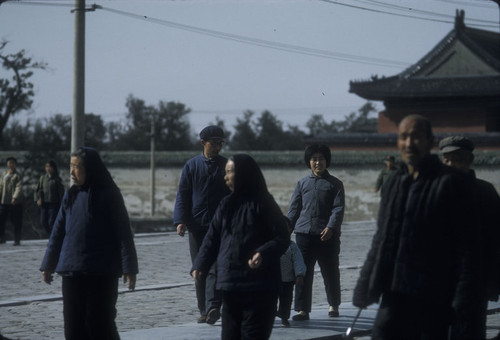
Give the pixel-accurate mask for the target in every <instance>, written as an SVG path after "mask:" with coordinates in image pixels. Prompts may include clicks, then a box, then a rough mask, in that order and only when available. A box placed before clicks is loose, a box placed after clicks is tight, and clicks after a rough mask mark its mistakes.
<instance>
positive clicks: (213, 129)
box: [200, 125, 224, 140]
mask: <svg viewBox="0 0 500 340" xmlns="http://www.w3.org/2000/svg"><path fill="white" fill-rule="evenodd" d="M211 138H221V139H222V138H224V131H222V129H221V128H220V127H218V126H217V125H209V126H207V127H205V128H204V129H203V130H201V132H200V139H203V140H207V139H211Z"/></svg>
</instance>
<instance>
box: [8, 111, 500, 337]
mask: <svg viewBox="0 0 500 340" xmlns="http://www.w3.org/2000/svg"><path fill="white" fill-rule="evenodd" d="M224 138H225V135H224V131H223V130H222V129H221V128H220V127H218V126H213V125H212V126H207V127H206V128H204V129H203V130H202V131H201V132H200V144H201V146H202V148H203V150H202V153H201V154H200V155H198V156H196V157H194V158H192V159H190V160H189V161H188V162H187V163H186V164H185V166H184V168H183V170H182V174H181V178H180V181H179V186H178V192H177V197H176V202H175V209H174V224H175V226H176V228H177V233H178V235H179V236H184V235H185V233H186V232H188V238H189V248H190V255H191V261H192V267H191V269H190V272H191V275H192V277H193V279H194V282H195V286H196V297H197V304H198V306H197V307H198V310H199V313H200V314H199V317H198V318H197V321H198V323H207V324H214V323H216V322H217V321H218V320H219V319H220V318H222V328H221V339H223V340H228V339H246V340H250V339H255V340H257V339H258V340H261V339H268V338H269V337H270V335H271V332H272V327H273V324H274V319H275V317H279V318H280V319H281V322H282V324H283V325H284V326H285V327H287V326H289V325H290V323H289V318H290V313H291V307H292V302H293V301H294V302H295V303H294V309H295V311H296V312H297V314H296V315H294V316H293V318H292V319H293V320H294V321H297V322H301V321H306V320H309V318H310V317H309V314H310V312H311V300H312V287H313V278H314V268H315V265H316V263H318V265H319V268H320V271H321V275H322V278H323V282H324V286H325V292H326V299H327V302H328V305H329V309H328V311H327V312H326V311H325V312H326V313H327V315H328V316H329V317H332V318H335V317H338V316H339V315H340V311H339V306H340V302H341V301H340V290H341V287H340V271H339V253H340V236H341V227H342V222H343V217H344V211H345V209H346V207H345V192H344V186H343V183H342V181H341V180H340V179H339V178H337V177H335V176H334V175H332V174H331V173H330V171H329V170H328V168H329V166H330V163H331V157H332V155H331V151H330V148H329V147H328V146H325V145H318V144H312V145H309V146H308V147H307V148H306V149H305V152H304V162H305V165H306V167H307V168H308V169H309V170H310V173H309V174H308V175H307V176H305V177H304V178H301V179H298V181H297V184H296V187H295V190H294V192H293V194H292V196H291V198H290V203H289V208H288V212H287V214H286V215H284V214H283V212H282V211H281V209H280V208H279V207H278V205H277V204H276V202H275V201H274V199H273V197H272V195H271V194H270V193H269V191H268V189H267V185H266V181H265V178H264V176H263V174H262V171H261V169H260V167H259V165H258V164H257V162H256V161H255V160H254V159H253V158H252V157H251V156H249V155H247V154H236V155H233V156H232V157H230V158H229V159H227V158H225V157H222V156H221V155H220V154H219V153H220V151H221V149H222V146H223V145H224ZM434 146H435V140H434V134H433V131H432V126H431V124H430V121H429V120H428V119H426V118H424V117H422V116H419V115H410V116H407V117H405V118H404V119H402V120H401V121H400V122H399V125H398V139H397V148H398V151H399V156H400V158H401V162H399V164H397V165H396V163H395V158H394V156H387V157H386V159H385V162H386V168H385V169H383V170H382V171H381V173H380V175H379V177H378V178H377V182H376V186H375V191H376V192H377V191H380V195H381V198H380V207H379V213H378V217H377V230H376V233H375V235H374V237H373V241H372V244H371V248H370V249H369V251H368V253H367V257H366V261H365V263H364V265H363V267H362V269H361V271H360V275H359V278H358V280H357V284H356V287H355V290H354V294H353V300H352V302H353V304H354V305H355V306H357V307H358V308H360V309H364V308H367V307H368V306H369V305H371V304H375V303H378V304H379V308H378V311H377V315H376V318H375V322H374V326H373V332H372V338H373V339H376V340H401V339H409V340H443V339H445V340H446V339H448V340H469V339H472V340H481V339H485V337H486V327H485V326H486V311H487V304H488V301H496V300H498V297H499V294H500V247H498V246H497V242H498V239H500V225H499V224H500V197H499V195H498V193H497V192H496V190H495V188H494V187H493V186H492V185H491V184H490V183H488V182H486V181H483V180H480V179H477V178H476V176H475V173H474V171H473V170H472V169H471V165H472V163H473V160H474V154H473V150H474V144H473V143H472V141H470V140H469V139H467V138H465V137H461V136H451V137H448V138H445V139H443V140H441V141H440V142H439V155H440V156H441V158H440V157H439V155H436V154H432V153H431V150H432V148H433V147H434ZM16 165H17V161H16V159H15V158H12V157H10V158H8V159H7V171H6V172H5V173H4V174H3V175H2V178H0V194H1V197H0V243H5V238H4V230H5V221H6V219H7V218H10V219H11V220H12V222H13V224H14V231H15V232H14V235H15V240H14V245H19V244H20V239H21V225H22V205H21V204H22V200H23V196H22V187H21V182H22V179H21V176H20V174H19V173H18V172H17V171H16ZM45 169H46V173H45V174H44V175H42V176H41V177H40V181H39V184H38V187H37V190H36V191H35V202H36V203H37V204H38V206H40V208H41V216H40V223H41V225H42V226H43V227H44V228H45V229H46V230H47V232H48V233H49V234H50V237H49V241H48V245H47V250H46V253H45V256H44V258H43V261H42V264H41V267H40V270H41V271H42V277H43V280H44V281H45V282H46V283H48V284H50V283H51V282H52V280H53V273H58V274H59V275H61V276H62V278H63V281H62V283H63V285H62V293H63V305H64V310H63V316H64V328H65V336H66V339H119V335H118V331H117V329H116V325H115V321H114V320H115V317H116V309H115V305H116V300H117V296H118V295H117V292H118V278H119V277H122V276H123V278H124V282H126V283H128V287H129V289H130V290H133V289H134V288H135V282H136V275H137V273H138V260H137V254H136V251H135V246H134V241H133V235H132V231H131V228H130V221H129V218H128V214H127V210H126V208H125V205H124V202H123V197H122V195H121V193H120V190H119V188H118V187H117V186H116V184H115V182H114V181H113V179H112V177H111V174H110V173H109V171H108V170H107V168H106V166H105V165H104V163H103V162H102V160H101V158H100V156H99V154H98V152H97V151H96V150H94V149H92V148H88V147H81V148H79V149H78V150H77V151H75V152H73V153H72V155H71V162H70V174H71V178H72V185H71V187H70V188H69V189H68V190H66V191H65V190H64V186H63V184H62V182H61V179H60V177H59V175H58V172H57V166H56V164H55V163H54V162H52V161H49V162H47V164H46V167H45ZM292 233H295V242H294V241H292V240H291V237H290V236H291V234H292ZM294 290H295V292H294ZM499 336H500V334H499Z"/></svg>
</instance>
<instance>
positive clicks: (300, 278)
mask: <svg viewBox="0 0 500 340" xmlns="http://www.w3.org/2000/svg"><path fill="white" fill-rule="evenodd" d="M295 285H297V286H302V285H304V277H303V276H297V277H296V278H295Z"/></svg>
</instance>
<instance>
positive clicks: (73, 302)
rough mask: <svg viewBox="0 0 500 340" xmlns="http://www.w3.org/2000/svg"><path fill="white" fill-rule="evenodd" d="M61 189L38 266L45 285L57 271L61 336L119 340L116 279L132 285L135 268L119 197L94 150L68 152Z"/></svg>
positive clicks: (77, 339) (129, 232) (127, 222)
mask: <svg viewBox="0 0 500 340" xmlns="http://www.w3.org/2000/svg"><path fill="white" fill-rule="evenodd" d="M70 169H71V170H70V174H71V179H72V181H73V185H72V186H71V187H70V188H69V190H68V191H66V193H65V195H64V198H63V202H62V206H61V209H60V211H59V213H58V215H57V218H56V221H55V223H54V226H53V230H52V233H51V235H50V238H49V242H48V245H47V250H46V251H45V256H44V258H43V261H42V264H41V266H40V270H41V271H42V277H43V281H44V282H46V283H47V284H50V283H51V282H52V280H53V273H54V272H57V273H58V274H59V275H61V276H62V296H63V315H64V335H65V337H66V340H118V339H120V337H119V335H118V331H117V328H116V324H115V317H116V307H115V306H116V301H117V298H118V278H119V277H120V276H122V275H123V279H124V282H125V283H128V288H129V290H134V289H135V284H136V275H137V273H138V272H139V268H138V261H137V253H136V249H135V245H134V240H133V236H132V230H131V227H130V220H129V217H128V213H127V209H126V208H125V204H124V202H123V197H122V195H121V193H120V190H119V188H118V187H117V186H116V184H115V182H114V181H113V178H112V177H111V174H110V173H109V171H108V170H107V169H106V167H105V165H104V163H103V162H102V160H101V157H100V156H99V154H98V152H97V151H96V150H95V149H92V148H89V147H81V148H79V149H78V150H77V151H76V152H73V153H72V154H71V163H70Z"/></svg>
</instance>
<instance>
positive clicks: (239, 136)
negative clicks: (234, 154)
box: [231, 110, 257, 150]
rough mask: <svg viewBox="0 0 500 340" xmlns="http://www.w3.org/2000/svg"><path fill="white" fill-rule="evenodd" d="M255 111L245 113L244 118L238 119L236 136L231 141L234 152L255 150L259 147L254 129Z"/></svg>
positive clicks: (235, 128) (235, 126)
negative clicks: (253, 118)
mask: <svg viewBox="0 0 500 340" xmlns="http://www.w3.org/2000/svg"><path fill="white" fill-rule="evenodd" d="M253 115H254V112H253V111H250V110H247V111H245V112H243V118H236V125H234V135H233V138H232V139H231V149H232V150H255V147H256V145H257V134H256V132H255V131H254V129H253V128H252V116H253Z"/></svg>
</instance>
